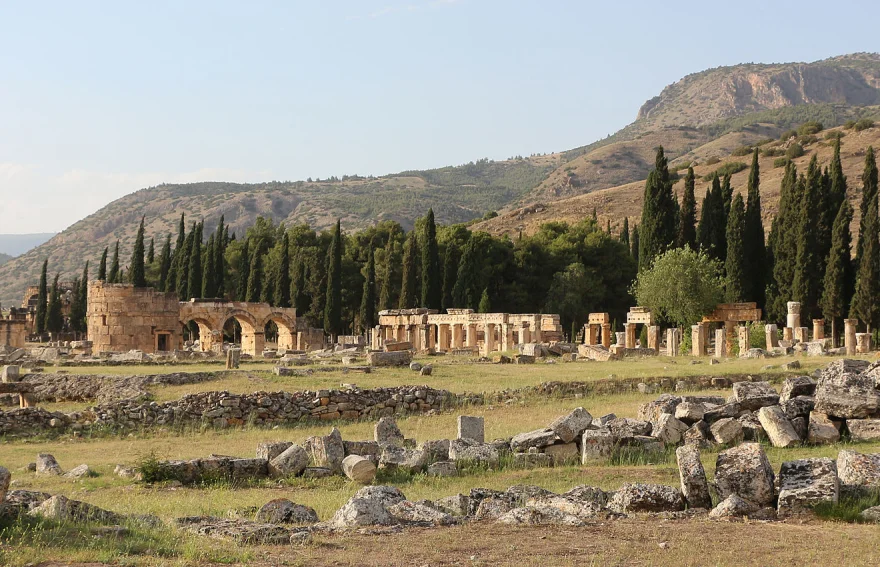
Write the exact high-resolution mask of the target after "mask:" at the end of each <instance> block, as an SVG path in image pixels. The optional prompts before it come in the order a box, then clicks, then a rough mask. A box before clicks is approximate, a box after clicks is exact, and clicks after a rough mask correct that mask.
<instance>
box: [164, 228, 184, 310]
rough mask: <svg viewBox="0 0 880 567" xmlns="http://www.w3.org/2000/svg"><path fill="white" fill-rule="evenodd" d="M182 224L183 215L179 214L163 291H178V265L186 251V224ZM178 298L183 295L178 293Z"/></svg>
mask: <svg viewBox="0 0 880 567" xmlns="http://www.w3.org/2000/svg"><path fill="white" fill-rule="evenodd" d="M184 222H185V221H184V215H183V213H181V214H180V223H179V224H178V226H177V241H176V242H175V245H174V252H173V253H172V256H171V266H170V267H169V268H168V273H169V274H170V277H169V279H168V281H167V282H166V288H165V291H178V287H179V286H178V285H177V279H178V277H179V274H180V263H181V261H182V260H183V258H184V257H185V256H186V252H184V250H187V247H186V224H184ZM178 297H179V298H183V295H181V294H180V293H179V291H178Z"/></svg>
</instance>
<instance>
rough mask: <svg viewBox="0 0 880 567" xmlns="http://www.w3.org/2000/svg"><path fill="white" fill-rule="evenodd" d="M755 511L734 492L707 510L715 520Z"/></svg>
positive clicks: (756, 509)
mask: <svg viewBox="0 0 880 567" xmlns="http://www.w3.org/2000/svg"><path fill="white" fill-rule="evenodd" d="M774 326H775V325H774ZM757 511H758V507H757V506H755V505H754V504H752V503H751V502H748V501H747V500H743V499H742V498H740V497H739V496H737V495H736V494H731V495H730V496H728V497H727V498H725V499H724V500H722V501H721V502H720V503H719V504H718V506H715V507H714V508H713V509H712V510H711V511H710V512H709V517H710V518H712V519H715V520H719V519H725V518H741V517H743V516H748V515H749V514H753V513H755V512H757Z"/></svg>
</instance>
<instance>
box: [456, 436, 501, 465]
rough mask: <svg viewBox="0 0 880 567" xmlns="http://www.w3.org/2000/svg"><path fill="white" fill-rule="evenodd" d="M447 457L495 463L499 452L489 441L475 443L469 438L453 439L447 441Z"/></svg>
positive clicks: (460, 460) (499, 456) (499, 455)
mask: <svg viewBox="0 0 880 567" xmlns="http://www.w3.org/2000/svg"><path fill="white" fill-rule="evenodd" d="M449 459H450V460H452V461H455V462H475V463H483V464H486V465H496V464H498V462H499V461H500V460H501V453H500V451H499V450H498V448H497V447H496V446H495V445H493V444H491V443H477V442H476V441H471V440H469V439H453V440H452V441H450V442H449Z"/></svg>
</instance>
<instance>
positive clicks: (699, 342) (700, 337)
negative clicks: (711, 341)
mask: <svg viewBox="0 0 880 567" xmlns="http://www.w3.org/2000/svg"><path fill="white" fill-rule="evenodd" d="M705 336H706V335H705V333H704V332H703V325H700V324H696V325H691V354H692V355H693V356H703V355H704V354H706V341H705Z"/></svg>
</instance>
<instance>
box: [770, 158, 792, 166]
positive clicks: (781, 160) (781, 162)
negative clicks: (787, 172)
mask: <svg viewBox="0 0 880 567" xmlns="http://www.w3.org/2000/svg"><path fill="white" fill-rule="evenodd" d="M789 161H790V160H789V159H788V158H787V157H781V158H776V159H774V160H773V167H785V166H786V165H788V162H789Z"/></svg>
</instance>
